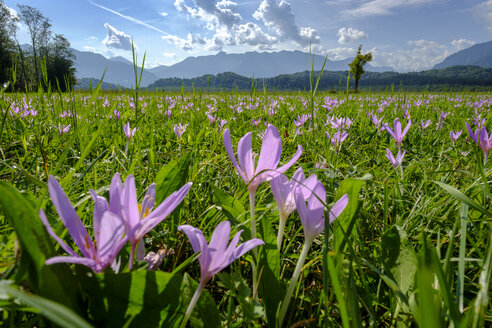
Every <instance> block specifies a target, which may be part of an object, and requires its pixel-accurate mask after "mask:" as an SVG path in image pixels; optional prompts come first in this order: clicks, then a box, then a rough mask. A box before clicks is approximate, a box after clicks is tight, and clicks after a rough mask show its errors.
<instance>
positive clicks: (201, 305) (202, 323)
mask: <svg viewBox="0 0 492 328" xmlns="http://www.w3.org/2000/svg"><path fill="white" fill-rule="evenodd" d="M197 287H198V283H197V282H196V281H194V280H193V279H192V278H191V277H190V276H189V275H188V274H185V276H184V279H183V290H182V294H183V307H184V308H186V307H188V305H189V304H190V301H191V298H192V297H193V294H194V293H195V291H196V288H197ZM189 322H190V323H191V325H192V326H193V327H211V328H215V327H220V317H219V311H218V310H217V305H216V304H215V301H214V299H213V298H212V296H210V294H209V293H208V292H207V290H205V289H203V290H202V293H201V295H200V298H199V299H198V302H197V303H196V305H195V308H194V309H193V312H192V313H191V317H190V321H189Z"/></svg>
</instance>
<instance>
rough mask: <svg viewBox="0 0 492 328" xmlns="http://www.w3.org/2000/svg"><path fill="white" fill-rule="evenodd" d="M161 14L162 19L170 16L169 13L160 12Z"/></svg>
mask: <svg viewBox="0 0 492 328" xmlns="http://www.w3.org/2000/svg"><path fill="white" fill-rule="evenodd" d="M160 14H161V16H162V17H166V16H167V15H169V14H168V13H167V12H165V11H161V12H160Z"/></svg>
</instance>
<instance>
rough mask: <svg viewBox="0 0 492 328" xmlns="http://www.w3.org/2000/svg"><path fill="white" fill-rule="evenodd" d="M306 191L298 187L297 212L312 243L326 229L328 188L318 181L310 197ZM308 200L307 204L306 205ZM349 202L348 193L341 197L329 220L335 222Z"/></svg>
mask: <svg viewBox="0 0 492 328" xmlns="http://www.w3.org/2000/svg"><path fill="white" fill-rule="evenodd" d="M304 195H305V191H303V190H302V189H300V188H298V189H296V192H295V202H296V208H297V213H299V217H300V219H301V223H302V227H303V229H304V238H305V239H306V241H308V242H309V243H311V242H312V241H314V239H315V238H316V237H317V236H318V235H319V234H320V233H321V232H323V230H324V229H325V217H324V215H323V212H324V209H325V205H324V203H325V202H326V190H325V187H324V186H323V184H322V183H321V182H317V183H316V185H315V186H314V188H313V190H312V192H311V193H310V195H309V197H307V198H306V197H304ZM306 201H307V206H306ZM347 203H348V195H344V196H343V197H341V198H340V199H339V200H338V201H337V203H336V204H335V205H333V207H332V208H331V210H330V213H329V220H330V223H333V221H335V219H336V218H337V217H338V216H339V215H340V213H342V212H343V210H344V209H345V207H346V206H347Z"/></svg>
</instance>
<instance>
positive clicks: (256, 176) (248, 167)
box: [223, 125, 302, 194]
mask: <svg viewBox="0 0 492 328" xmlns="http://www.w3.org/2000/svg"><path fill="white" fill-rule="evenodd" d="M223 141H224V145H225V147H226V150H227V154H228V155H229V158H230V159H231V161H232V164H233V165H234V167H235V168H236V170H237V172H238V173H239V175H240V176H241V178H242V179H243V181H244V183H246V184H247V185H248V190H249V191H250V193H253V194H254V193H255V192H256V189H257V188H258V186H259V185H260V184H261V183H262V182H265V181H269V180H270V179H272V178H273V177H275V176H277V175H279V174H280V173H284V172H285V171H287V169H289V168H290V167H291V166H292V165H293V164H294V163H295V162H296V161H297V159H298V158H299V157H300V156H301V154H302V146H301V145H299V146H298V147H297V152H296V153H295V154H294V156H293V157H292V158H291V160H290V161H288V162H287V163H286V164H285V165H283V166H281V167H279V168H277V166H278V164H279V162H280V154H281V153H282V140H281V139H280V135H279V133H278V130H277V128H276V127H275V126H273V125H268V127H267V129H266V131H265V135H264V137H263V143H262V145H261V151H260V157H259V159H258V163H257V165H256V168H255V162H254V160H253V149H252V148H253V146H252V133H251V132H248V133H247V134H246V135H245V136H244V137H242V138H241V140H239V144H238V147H237V150H238V160H239V163H238V160H236V156H235V154H234V150H233V149H232V142H231V136H230V132H229V129H226V130H225V131H224V136H223Z"/></svg>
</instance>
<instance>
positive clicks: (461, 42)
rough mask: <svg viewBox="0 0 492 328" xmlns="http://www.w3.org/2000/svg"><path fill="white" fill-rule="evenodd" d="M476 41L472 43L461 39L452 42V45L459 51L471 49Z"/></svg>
mask: <svg viewBox="0 0 492 328" xmlns="http://www.w3.org/2000/svg"><path fill="white" fill-rule="evenodd" d="M475 43H476V42H475V41H470V40H466V39H459V40H453V41H451V44H452V45H453V46H454V47H455V48H456V49H457V50H458V51H459V50H463V49H466V48H468V47H471V46H473V45H474V44H475Z"/></svg>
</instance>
